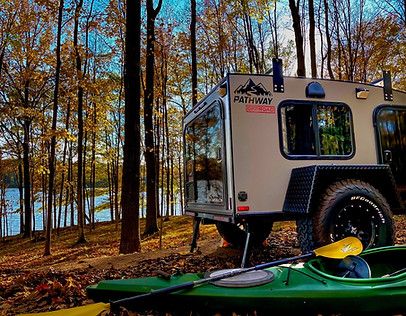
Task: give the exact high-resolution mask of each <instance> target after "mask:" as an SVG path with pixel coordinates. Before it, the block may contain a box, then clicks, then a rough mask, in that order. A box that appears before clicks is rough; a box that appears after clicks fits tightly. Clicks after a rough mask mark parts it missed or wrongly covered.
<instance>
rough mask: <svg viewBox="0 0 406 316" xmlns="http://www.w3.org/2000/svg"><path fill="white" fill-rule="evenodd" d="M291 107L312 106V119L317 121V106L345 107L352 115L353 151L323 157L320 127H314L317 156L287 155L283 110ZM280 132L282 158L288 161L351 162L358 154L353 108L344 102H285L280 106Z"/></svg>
mask: <svg viewBox="0 0 406 316" xmlns="http://www.w3.org/2000/svg"><path fill="white" fill-rule="evenodd" d="M290 105H293V106H295V105H297V106H300V105H312V118H313V120H315V114H316V112H317V111H315V108H316V107H317V106H342V107H345V108H346V109H347V110H348V112H349V114H350V133H351V145H352V146H351V147H352V151H351V153H350V154H348V155H321V152H320V148H321V144H320V137H319V135H320V133H319V126H318V124H317V126H315V125H316V124H315V125H314V126H313V129H314V135H315V147H316V154H315V155H292V154H287V153H286V152H285V151H284V137H283V130H282V126H283V124H284V123H283V121H282V108H284V107H286V106H290ZM278 130H279V150H280V152H281V154H282V156H283V157H284V158H286V159H288V160H349V159H351V158H353V157H354V156H355V153H356V144H355V132H354V120H353V115H352V110H351V107H350V106H349V105H348V104H346V103H343V102H328V101H309V100H284V101H282V102H280V103H279V104H278Z"/></svg>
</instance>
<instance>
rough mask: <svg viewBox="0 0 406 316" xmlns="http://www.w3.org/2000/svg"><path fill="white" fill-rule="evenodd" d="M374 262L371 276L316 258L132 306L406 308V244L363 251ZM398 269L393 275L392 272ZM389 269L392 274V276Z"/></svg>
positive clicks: (122, 286)
mask: <svg viewBox="0 0 406 316" xmlns="http://www.w3.org/2000/svg"><path fill="white" fill-rule="evenodd" d="M362 257H363V258H365V260H366V261H367V262H368V263H369V265H370V267H371V273H372V277H371V278H368V279H354V278H342V277H338V276H335V275H334V272H335V270H334V266H335V265H336V264H337V260H332V259H319V258H317V259H313V260H311V261H309V262H308V263H306V264H303V263H299V264H294V265H285V266H278V267H274V268H269V269H268V270H269V271H271V272H272V273H273V275H274V278H273V279H272V281H270V282H269V283H266V284H262V285H258V286H254V287H245V288H229V287H227V288H225V287H220V286H216V285H213V284H209V283H208V284H202V285H200V286H198V287H195V288H193V289H189V290H183V291H178V292H175V293H171V294H168V295H163V296H159V297H157V296H152V297H150V298H148V299H143V300H141V301H134V303H133V305H132V308H133V309H134V310H143V309H145V308H153V309H159V310H160V309H170V310H184V309H189V310H190V309H191V307H193V309H196V310H213V311H218V310H234V311H244V310H256V311H267V312H269V311H273V312H274V311H283V312H294V311H297V310H298V309H300V310H301V311H303V310H306V311H315V312H325V311H328V312H353V311H360V312H372V311H375V312H376V311H390V312H404V311H406V272H399V273H395V272H397V271H401V270H402V269H404V268H405V266H406V264H405V262H404V259H403V258H405V257H406V247H385V248H379V249H372V250H368V251H366V252H364V253H363V254H362ZM393 273H395V274H393ZM391 274H393V275H392V276H391ZM203 277H204V275H203V274H191V273H187V274H182V275H174V276H172V277H171V278H170V279H163V278H160V277H146V278H137V279H124V280H106V281H101V282H99V284H97V285H93V286H89V287H88V288H87V293H88V296H89V297H90V298H92V299H93V300H95V301H105V302H106V301H111V300H116V299H121V298H126V297H130V296H135V295H139V294H144V293H149V292H150V291H151V290H156V289H161V288H166V287H169V286H175V285H179V284H183V283H186V282H190V281H196V280H200V279H201V278H203Z"/></svg>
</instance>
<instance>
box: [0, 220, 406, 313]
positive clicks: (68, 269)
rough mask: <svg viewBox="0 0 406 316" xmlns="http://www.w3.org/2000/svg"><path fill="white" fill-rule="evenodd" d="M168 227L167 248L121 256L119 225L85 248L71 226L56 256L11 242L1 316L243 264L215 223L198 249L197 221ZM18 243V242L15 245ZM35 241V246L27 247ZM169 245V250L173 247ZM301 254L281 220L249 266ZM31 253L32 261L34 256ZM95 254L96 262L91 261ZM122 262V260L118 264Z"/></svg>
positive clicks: (2, 278) (401, 239) (102, 228)
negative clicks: (119, 283) (133, 281)
mask: <svg viewBox="0 0 406 316" xmlns="http://www.w3.org/2000/svg"><path fill="white" fill-rule="evenodd" d="M165 225H172V226H171V227H170V228H168V227H165V231H167V232H168V234H169V235H164V237H163V238H164V247H165V248H166V249H167V250H166V251H165V250H158V246H159V243H158V237H159V236H156V237H155V238H149V239H148V240H147V241H144V242H143V244H142V247H143V248H142V249H143V250H142V253H139V254H133V255H121V256H118V255H117V249H118V236H116V235H115V234H116V233H115V232H112V230H114V224H111V225H108V224H100V225H99V226H98V227H97V228H96V229H95V230H94V231H93V232H92V233H91V234H90V233H89V234H88V239H89V241H90V242H89V243H88V244H86V245H85V246H74V247H73V246H71V245H72V244H73V243H74V240H75V238H76V232H74V233H75V234H72V235H71V237H69V233H70V230H67V232H65V233H66V234H67V235H68V236H67V235H65V234H64V233H62V235H61V236H60V238H61V239H60V240H63V242H61V244H60V245H59V246H58V248H56V249H55V254H54V255H52V256H50V257H42V256H40V255H39V251H40V250H41V251H42V247H41V249H37V250H36V248H37V245H36V244H32V243H21V242H20V244H22V245H21V246H20V247H22V248H21V249H20V248H19V247H18V245H17V243H18V242H19V241H21V240H19V239H16V241H9V242H8V243H7V246H9V247H10V251H9V252H6V251H5V250H4V249H1V255H7V256H8V257H7V258H8V259H7V263H6V262H5V260H1V262H0V315H4V316H5V315H15V314H17V313H23V312H24V313H26V312H41V311H50V310H58V309H64V308H70V307H74V306H80V305H84V304H88V303H90V302H91V301H90V300H88V299H87V297H86V292H85V289H86V286H88V285H90V284H95V283H97V282H99V281H100V280H103V279H122V278H134V277H142V276H152V275H158V274H160V275H171V274H177V273H186V272H205V271H210V270H218V269H227V268H235V267H238V266H240V263H241V252H240V251H239V250H236V249H231V248H219V247H218V246H219V245H220V238H219V236H218V234H217V232H216V231H215V228H213V226H203V227H202V230H201V235H200V239H199V242H198V245H199V247H200V248H199V249H198V251H196V252H195V253H193V254H192V253H189V252H187V249H188V247H189V243H190V239H191V233H192V230H191V229H192V228H191V227H192V224H191V221H190V220H188V218H186V219H185V218H178V219H171V221H169V222H166V223H165ZM396 226H397V236H396V237H397V243H398V244H402V243H403V244H404V243H406V219H405V217H400V216H399V217H396ZM14 242H15V243H16V244H13V243H14ZM30 244H31V248H29V247H28V246H29V245H30ZM168 249H169V251H168ZM299 253H300V250H299V248H298V244H297V240H296V231H295V227H294V225H293V223H277V224H275V225H274V229H273V231H272V233H271V235H270V236H269V238H268V239H267V241H266V243H265V245H264V247H263V248H260V249H254V250H253V251H252V253H251V255H250V257H249V261H250V264H259V263H264V262H269V261H272V260H277V259H280V258H286V257H290V256H295V255H298V254H299ZM30 255H31V258H32V260H30ZM89 258H93V259H92V260H94V261H92V263H93V264H92V265H89V264H88V265H87V266H86V267H83V266H85V264H82V265H81V267H80V268H78V263H79V262H85V263H86V262H88V261H87V260H88V259H89ZM118 263H120V264H118Z"/></svg>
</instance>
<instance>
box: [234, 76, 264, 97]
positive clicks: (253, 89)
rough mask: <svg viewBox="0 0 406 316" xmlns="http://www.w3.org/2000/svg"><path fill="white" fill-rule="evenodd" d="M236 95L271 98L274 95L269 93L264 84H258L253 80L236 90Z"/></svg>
mask: <svg viewBox="0 0 406 316" xmlns="http://www.w3.org/2000/svg"><path fill="white" fill-rule="evenodd" d="M234 93H235V94H246V95H248V96H251V95H263V96H271V95H272V93H271V92H270V91H268V90H267V89H266V88H265V87H264V85H263V84H262V83H260V84H256V83H255V82H254V81H253V80H252V79H251V78H250V79H248V81H247V82H246V83H245V84H244V85H240V86H239V87H238V88H237V89H235V90H234Z"/></svg>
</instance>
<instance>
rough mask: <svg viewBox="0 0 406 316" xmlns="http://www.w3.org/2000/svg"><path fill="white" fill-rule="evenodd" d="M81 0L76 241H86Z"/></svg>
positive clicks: (77, 58) (75, 42) (76, 45)
mask: <svg viewBox="0 0 406 316" xmlns="http://www.w3.org/2000/svg"><path fill="white" fill-rule="evenodd" d="M82 5H83V0H79V2H78V3H77V5H76V9H75V25H74V35H73V46H74V49H75V63H76V75H77V84H78V88H77V97H78V149H77V152H78V159H77V179H76V180H77V188H76V189H77V208H78V241H77V243H84V242H86V238H85V210H84V208H83V201H84V198H83V187H84V185H83V86H82V80H83V74H82V59H81V56H80V51H79V43H78V33H79V16H80V11H81V10H82Z"/></svg>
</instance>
